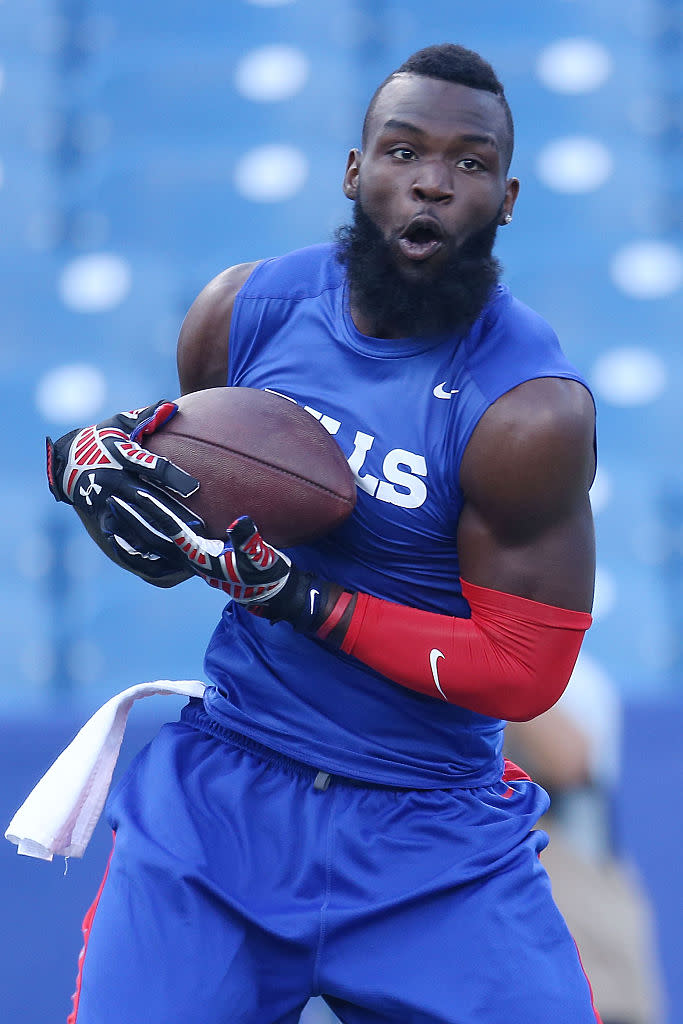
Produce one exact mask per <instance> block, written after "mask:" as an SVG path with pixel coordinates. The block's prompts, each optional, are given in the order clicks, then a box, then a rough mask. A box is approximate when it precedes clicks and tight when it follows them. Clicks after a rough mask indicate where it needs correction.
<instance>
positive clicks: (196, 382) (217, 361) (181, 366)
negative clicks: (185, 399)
mask: <svg viewBox="0 0 683 1024" xmlns="http://www.w3.org/2000/svg"><path fill="white" fill-rule="evenodd" d="M256 265H257V264H256V263H239V264H238V265H237V266H234V267H228V269H227V270H224V271H223V272H222V273H220V274H218V276H217V277H214V279H213V280H212V281H209V283H208V284H207V285H206V287H205V288H204V289H203V290H202V291H201V292H200V293H199V295H198V296H197V298H196V299H195V301H194V302H193V303H192V305H191V306H190V309H189V311H188V313H187V316H186V317H185V320H184V321H183V325H182V327H181V329H180V336H179V338H178V353H177V360H178V379H179V381H180V390H181V393H182V394H183V395H186V394H188V393H189V392H191V391H202V390H203V389H204V388H219V387H224V386H225V385H226V384H227V380H228V342H229V338H230V321H231V318H232V309H233V305H234V302H235V296H236V295H237V292H238V291H239V290H240V288H241V287H242V285H243V284H244V282H245V281H246V280H247V278H248V277H249V275H250V274H251V272H252V270H253V269H254V267H255V266H256Z"/></svg>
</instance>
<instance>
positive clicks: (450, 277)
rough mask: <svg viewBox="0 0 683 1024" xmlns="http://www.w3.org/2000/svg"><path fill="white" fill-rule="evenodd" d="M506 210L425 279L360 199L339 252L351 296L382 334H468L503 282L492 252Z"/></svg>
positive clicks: (340, 235) (342, 234)
mask: <svg viewBox="0 0 683 1024" xmlns="http://www.w3.org/2000/svg"><path fill="white" fill-rule="evenodd" d="M499 221H500V211H499V212H498V213H497V214H496V217H495V218H494V219H493V220H492V221H491V223H490V224H487V225H486V227H485V228H483V229H482V230H481V231H478V232H477V233H476V234H474V235H471V236H470V238H468V239H467V241H466V242H464V243H463V245H461V246H455V245H453V246H452V247H451V251H450V253H449V256H448V259H447V261H446V262H445V263H444V264H442V265H441V266H440V267H439V269H438V270H437V271H436V272H435V273H434V274H433V275H432V276H429V277H425V279H424V280H421V281H416V280H414V279H411V278H407V277H405V276H404V275H403V274H402V273H401V271H400V270H399V269H398V267H397V266H396V264H395V263H394V260H393V258H392V255H391V248H390V246H389V244H388V243H387V242H386V241H385V239H384V237H383V235H382V233H381V232H380V230H379V228H378V227H377V226H376V225H375V223H374V221H373V220H372V219H371V218H370V217H369V216H368V214H367V213H366V212H365V210H364V209H363V207H362V205H361V202H360V199H357V200H356V202H355V203H354V208H353V219H352V222H351V224H346V225H344V226H343V227H341V228H339V229H338V230H337V232H336V236H335V237H336V241H337V245H338V249H337V258H338V260H339V262H340V263H341V264H342V265H343V266H344V267H345V268H346V273H347V276H348V281H349V288H350V294H351V301H352V303H353V305H354V306H355V307H356V308H357V309H358V310H359V312H360V313H362V314H363V316H364V317H366V318H367V319H369V321H370V322H371V323H372V324H373V325H374V329H373V334H374V335H375V336H376V337H406V338H410V337H423V336H425V335H434V334H445V333H450V334H465V333H466V332H467V331H468V330H469V329H470V327H471V326H472V324H473V323H474V321H475V320H476V319H477V317H478V316H479V314H480V313H481V311H482V309H483V308H484V306H485V305H486V302H487V301H488V298H489V296H490V294H491V291H492V289H493V288H494V286H495V285H496V284H497V283H498V280H499V278H500V274H501V270H502V268H501V265H500V263H499V262H498V260H497V259H495V257H494V256H493V255H492V251H493V244H494V242H495V238H496V232H497V230H498V224H499Z"/></svg>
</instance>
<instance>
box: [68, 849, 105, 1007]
mask: <svg viewBox="0 0 683 1024" xmlns="http://www.w3.org/2000/svg"><path fill="white" fill-rule="evenodd" d="M114 843H116V832H115V833H114V842H113V843H112V848H111V853H110V854H109V860H108V861H107V867H106V868H105V872H104V877H103V878H102V881H101V882H100V887H99V889H98V890H97V896H96V897H95V899H94V900H93V902H92V905H91V906H90V907H89V909H88V912H87V914H86V915H85V917H84V918H83V926H82V931H83V948H82V949H81V951H80V953H79V954H78V973H77V975H76V991H75V992H74V994H73V995H72V997H71V1000H72V1002H73V1004H74V1008H73V1010H72V1011H71V1013H70V1014H69V1016H68V1017H67V1018H66V1024H76V1018H77V1016H78V1004H79V1002H80V999H81V984H82V982H83V964H84V962H85V954H86V952H87V949H88V939H89V938H90V931H91V929H92V923H93V920H94V919H95V911H96V910H97V905H98V903H99V902H100V897H101V896H102V890H103V889H104V883H105V882H106V881H107V875H108V874H109V865H110V864H111V858H112V854H113V853H114Z"/></svg>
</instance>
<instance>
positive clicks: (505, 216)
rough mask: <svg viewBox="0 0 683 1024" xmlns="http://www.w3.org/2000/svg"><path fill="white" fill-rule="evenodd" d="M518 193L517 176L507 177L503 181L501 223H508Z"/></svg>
mask: <svg viewBox="0 0 683 1024" xmlns="http://www.w3.org/2000/svg"><path fill="white" fill-rule="evenodd" d="M518 195H519V178H508V180H507V181H506V182H505V199H504V201H503V209H502V211H501V215H500V223H501V224H509V223H510V221H511V220H512V213H513V211H514V208H515V203H516V202H517V196H518Z"/></svg>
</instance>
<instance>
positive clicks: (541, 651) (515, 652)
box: [299, 581, 591, 721]
mask: <svg viewBox="0 0 683 1024" xmlns="http://www.w3.org/2000/svg"><path fill="white" fill-rule="evenodd" d="M462 586H463V594H464V596H465V597H466V598H467V600H468V602H469V604H470V608H471V618H469V619H463V618H456V617H453V616H448V615H438V614H435V613H433V612H426V611H421V610H419V609H415V608H408V607H406V606H404V605H397V604H393V603H392V602H389V601H383V600H380V599H379V598H375V597H370V596H369V595H367V594H358V595H353V596H352V598H351V602H350V603H349V604H348V605H347V607H346V608H345V609H343V610H342V616H341V618H340V620H339V622H338V623H337V624H335V625H333V629H332V630H331V631H329V625H330V623H331V621H332V619H331V616H330V614H328V615H327V616H326V618H325V621H324V622H323V624H322V626H318V627H317V629H316V635H317V636H318V637H319V638H320V639H325V640H326V642H328V643H332V644H333V645H335V646H338V647H340V648H341V649H342V650H343V651H345V652H346V653H348V654H351V655H353V657H355V658H357V659H358V660H359V661H362V662H363V663H364V664H366V665H368V666H370V667H371V668H373V669H375V670H376V671H378V672H380V673H381V674H382V675H384V676H387V677H388V678H389V679H392V680H393V681H394V682H396V683H399V684H400V685H402V686H405V687H407V688H409V689H412V690H417V691H419V692H420V693H425V694H428V695H430V696H433V697H437V698H439V699H441V700H446V701H448V702H450V703H454V704H458V705H460V706H462V707H466V708H469V709H470V710H472V711H477V712H479V713H480V714H484V715H490V716H492V717H495V718H504V719H509V720H511V721H525V720H527V719H530V718H534V717H535V716H536V715H539V714H541V713H542V712H543V711H546V710H547V709H548V708H550V707H552V705H553V704H555V702H556V701H557V700H558V699H559V698H560V696H561V695H562V693H563V691H564V689H565V687H566V685H567V682H568V681H569V677H570V675H571V672H572V669H573V667H574V664H575V662H576V658H577V656H578V653H579V649H580V647H581V642H582V640H583V636H584V633H585V631H586V630H587V629H588V627H589V626H590V624H591V617H590V615H589V614H587V613H585V612H576V611H572V610H569V609H564V608H556V607H554V606H551V605H546V604H541V603H540V602H537V601H529V600H527V599H525V598H520V597H517V596H516V595H513V594H503V593H501V592H500V591H495V590H489V589H487V588H484V587H477V586H474V585H473V584H469V583H467V582H466V581H463V584H462ZM333 609H334V610H333ZM339 610H340V603H339V598H337V599H336V600H335V601H334V602H332V605H331V607H330V613H331V615H332V616H334V615H335V614H336V613H338V611H339ZM299 628H301V627H300V626H299Z"/></svg>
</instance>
